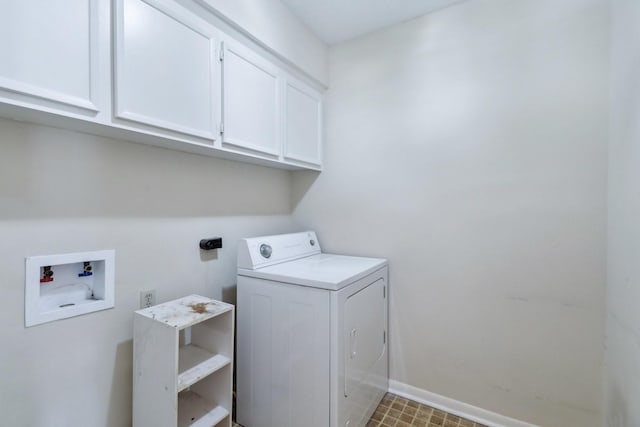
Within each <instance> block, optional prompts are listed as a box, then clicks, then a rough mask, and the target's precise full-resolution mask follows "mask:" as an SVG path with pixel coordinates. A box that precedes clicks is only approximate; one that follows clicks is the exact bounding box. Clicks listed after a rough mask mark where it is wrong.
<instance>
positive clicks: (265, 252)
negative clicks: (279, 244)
mask: <svg viewBox="0 0 640 427" xmlns="http://www.w3.org/2000/svg"><path fill="white" fill-rule="evenodd" d="M260 255H262V257H263V258H271V246H270V245H267V244H266V243H263V244H261V245H260Z"/></svg>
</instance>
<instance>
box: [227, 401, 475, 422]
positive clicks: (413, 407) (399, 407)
mask: <svg viewBox="0 0 640 427" xmlns="http://www.w3.org/2000/svg"><path fill="white" fill-rule="evenodd" d="M233 427H242V426H241V425H240V424H236V423H233ZM367 427H486V426H485V425H484V424H478V423H474V422H473V421H469V420H465V419H464V418H460V417H457V416H455V415H451V414H448V413H446V412H443V411H440V410H439V409H434V408H431V407H430V406H426V405H423V404H421V403H417V402H414V401H412V400H408V399H405V398H403V397H400V396H396V395H394V394H391V393H387V394H386V395H385V396H384V398H383V399H382V402H380V405H378V407H377V408H376V411H375V412H374V413H373V416H372V417H371V420H369V422H368V423H367Z"/></svg>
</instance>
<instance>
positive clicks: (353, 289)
mask: <svg viewBox="0 0 640 427" xmlns="http://www.w3.org/2000/svg"><path fill="white" fill-rule="evenodd" d="M387 281H388V270H387V261H386V260H384V259H377V258H363V257H352V256H344V255H332V254H325V253H322V252H321V249H320V243H319V242H318V239H317V238H316V235H315V233H314V232H311V231H309V232H303V233H294V234H283V235H277V236H265V237H255V238H250V239H243V240H242V241H241V242H240V244H239V246H238V301H237V316H238V319H237V328H238V329H237V334H238V335H237V366H236V376H237V390H236V392H237V395H236V399H237V405H236V418H237V421H238V422H239V423H240V424H242V425H243V426H245V427H363V426H365V425H366V423H367V421H368V420H369V418H370V417H371V415H372V413H373V411H374V410H375V408H376V406H377V405H378V403H379V402H380V400H381V399H382V396H383V395H384V393H385V392H386V391H387V389H388V385H389V381H388V351H387V311H388V308H387V307H388V304H387V294H388V292H387Z"/></svg>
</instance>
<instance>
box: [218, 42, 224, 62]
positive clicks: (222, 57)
mask: <svg viewBox="0 0 640 427" xmlns="http://www.w3.org/2000/svg"><path fill="white" fill-rule="evenodd" d="M218 59H220V61H224V42H220V52H219V53H218Z"/></svg>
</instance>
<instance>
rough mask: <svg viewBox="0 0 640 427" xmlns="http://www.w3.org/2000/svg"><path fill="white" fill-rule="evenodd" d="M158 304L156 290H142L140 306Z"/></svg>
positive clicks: (146, 306) (147, 306) (145, 306)
mask: <svg viewBox="0 0 640 427" xmlns="http://www.w3.org/2000/svg"><path fill="white" fill-rule="evenodd" d="M153 305H156V290H155V289H151V290H148V291H140V308H149V307H151V306H153Z"/></svg>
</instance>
